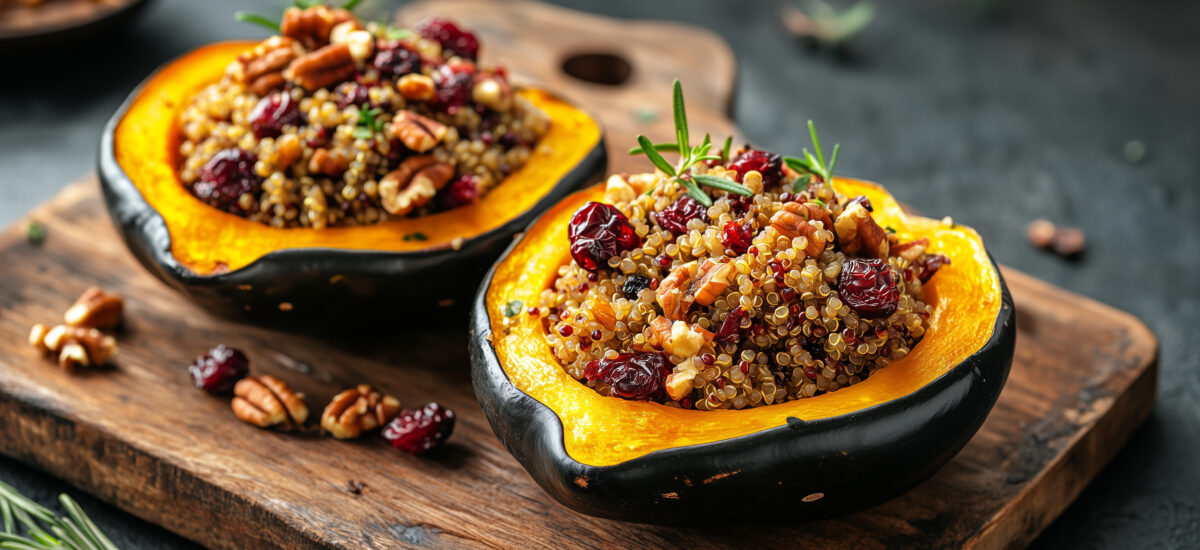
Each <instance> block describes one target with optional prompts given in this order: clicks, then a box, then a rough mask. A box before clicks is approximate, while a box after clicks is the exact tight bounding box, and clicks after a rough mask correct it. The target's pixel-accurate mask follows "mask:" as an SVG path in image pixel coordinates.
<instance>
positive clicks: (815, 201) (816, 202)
mask: <svg viewBox="0 0 1200 550" xmlns="http://www.w3.org/2000/svg"><path fill="white" fill-rule="evenodd" d="M808 202H811V203H813V204H815V205H817V206H820V207H821V208H825V201H823V200H821V199H817V198H814V199H812V200H810V201H808Z"/></svg>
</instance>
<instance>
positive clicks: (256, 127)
mask: <svg viewBox="0 0 1200 550" xmlns="http://www.w3.org/2000/svg"><path fill="white" fill-rule="evenodd" d="M301 124H304V116H303V115H301V114H300V104H299V103H296V100H294V99H292V94H289V93H287V92H275V93H273V94H271V95H269V96H267V97H264V98H262V99H260V100H259V101H258V105H255V106H254V110H253V111H250V129H251V130H253V131H254V137H257V138H258V139H262V138H265V137H279V135H280V134H282V133H283V127H284V126H299V125H301Z"/></svg>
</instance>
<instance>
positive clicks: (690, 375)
mask: <svg viewBox="0 0 1200 550" xmlns="http://www.w3.org/2000/svg"><path fill="white" fill-rule="evenodd" d="M697 374H700V370H699V369H697V368H696V365H695V364H694V363H692V362H691V361H685V362H683V363H680V364H678V365H676V366H675V370H674V371H673V372H671V374H668V375H667V381H666V387H667V395H668V396H670V397H671V399H672V400H673V401H679V400H681V399H683V398H685V397H687V396H688V395H689V394H691V393H692V389H693V388H695V386H694V385H693V383H692V381H693V380H695V379H696V375H697Z"/></svg>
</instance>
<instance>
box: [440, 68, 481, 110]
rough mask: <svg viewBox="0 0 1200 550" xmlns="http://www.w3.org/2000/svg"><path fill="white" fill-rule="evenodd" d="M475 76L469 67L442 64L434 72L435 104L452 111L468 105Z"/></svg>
mask: <svg viewBox="0 0 1200 550" xmlns="http://www.w3.org/2000/svg"><path fill="white" fill-rule="evenodd" d="M473 81H474V77H473V76H472V75H471V72H470V70H469V69H464V68H462V67H451V66H450V65H442V66H441V67H438V70H436V71H434V73H433V85H434V87H435V88H436V92H435V94H434V106H435V107H436V108H438V109H441V110H444V111H448V112H449V111H451V110H452V109H458V108H459V107H462V106H463V105H466V104H467V102H468V101H470V100H471V85H472V83H473Z"/></svg>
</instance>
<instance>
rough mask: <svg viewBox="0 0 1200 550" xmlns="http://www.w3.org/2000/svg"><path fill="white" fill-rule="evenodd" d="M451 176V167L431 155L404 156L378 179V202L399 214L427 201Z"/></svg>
mask: <svg viewBox="0 0 1200 550" xmlns="http://www.w3.org/2000/svg"><path fill="white" fill-rule="evenodd" d="M452 177H454V167H453V166H451V165H449V164H446V163H444V162H437V161H436V160H434V158H433V157H432V156H431V155H421V156H416V157H408V158H407V159H404V161H403V162H401V163H400V166H399V167H398V168H396V169H395V170H393V171H391V172H388V173H387V175H385V176H383V178H382V179H380V180H379V198H380V203H381V204H382V205H383V208H384V210H387V212H388V213H389V214H392V215H394V216H403V215H405V214H408V213H409V212H412V211H413V210H414V209H417V208H420V207H422V206H424V205H426V204H428V203H429V201H431V200H433V197H434V195H436V194H437V192H438V190H440V189H441V188H442V187H444V186H445V185H446V183H448V182H449V181H450V178H452Z"/></svg>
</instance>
